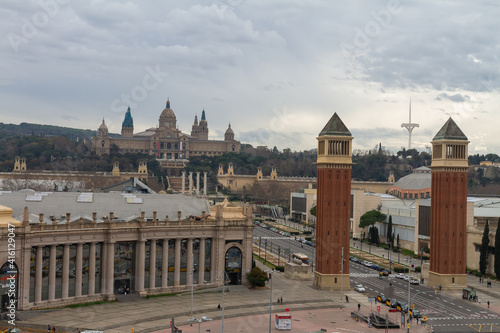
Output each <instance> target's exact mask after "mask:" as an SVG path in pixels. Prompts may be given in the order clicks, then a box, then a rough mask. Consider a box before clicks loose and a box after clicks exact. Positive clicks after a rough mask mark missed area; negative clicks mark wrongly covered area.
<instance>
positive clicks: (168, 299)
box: [17, 247, 500, 333]
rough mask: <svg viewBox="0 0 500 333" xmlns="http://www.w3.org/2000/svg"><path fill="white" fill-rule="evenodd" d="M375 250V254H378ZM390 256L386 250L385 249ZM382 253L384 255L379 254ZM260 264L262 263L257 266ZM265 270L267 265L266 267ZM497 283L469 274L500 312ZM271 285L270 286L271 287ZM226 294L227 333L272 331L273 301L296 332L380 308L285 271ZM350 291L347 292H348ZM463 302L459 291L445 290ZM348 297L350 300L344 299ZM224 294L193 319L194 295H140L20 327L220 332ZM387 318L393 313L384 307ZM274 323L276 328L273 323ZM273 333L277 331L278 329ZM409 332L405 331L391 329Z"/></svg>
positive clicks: (341, 323) (207, 300)
mask: <svg viewBox="0 0 500 333" xmlns="http://www.w3.org/2000/svg"><path fill="white" fill-rule="evenodd" d="M378 250H380V251H384V250H383V249H377V248H374V247H372V253H374V254H378V253H377V252H378ZM384 252H385V253H386V252H387V251H384ZM380 254H382V253H380ZM258 265H261V264H260V263H258ZM262 268H264V267H262ZM491 281H492V288H487V285H486V283H479V279H478V278H476V277H475V276H471V275H468V276H467V283H468V285H469V286H470V287H474V288H475V289H476V290H477V293H478V295H479V297H481V299H482V303H481V304H480V306H482V307H485V308H486V307H487V301H488V300H490V309H491V310H492V311H494V312H497V313H500V283H499V282H497V281H493V280H491ZM268 286H269V283H268ZM226 289H229V290H226V293H225V296H224V319H225V320H224V328H225V329H224V332H252V333H254V332H255V333H257V332H267V331H268V327H269V303H270V300H271V301H272V303H273V304H272V313H273V315H272V319H273V320H274V314H275V313H281V312H284V311H285V310H286V309H287V308H288V309H289V311H290V313H291V314H292V317H293V322H292V332H315V331H319V330H320V329H327V330H328V332H336V331H338V332H346V331H347V332H370V331H375V330H376V329H375V328H371V329H370V328H368V326H367V324H366V323H362V322H357V321H355V320H354V319H352V318H351V317H350V314H351V311H356V310H357V304H358V303H359V304H361V314H363V315H367V314H368V313H369V312H370V310H371V307H372V306H373V310H374V311H375V310H376V304H374V305H372V304H370V303H369V302H368V298H367V297H366V295H364V294H360V293H357V292H355V291H354V290H346V291H344V295H345V294H347V295H348V297H349V300H350V303H347V304H346V303H345V302H344V303H343V305H344V308H340V299H341V295H340V292H338V291H320V290H317V289H314V288H312V282H311V281H295V280H289V279H287V278H285V277H284V274H283V273H278V272H275V273H274V274H273V286H272V296H271V295H270V289H269V288H268V287H265V288H261V289H249V288H248V287H246V286H229V287H226ZM346 289H347V288H346ZM443 292H446V293H447V294H449V295H451V296H454V297H457V298H461V292H460V291H443ZM281 297H283V304H282V305H281V304H277V299H278V298H281ZM344 299H345V298H344ZM222 302H223V295H222V292H221V289H219V290H212V291H211V292H199V293H195V294H194V302H193V315H191V313H190V312H191V294H190V293H185V294H182V295H175V296H164V297H151V298H149V299H141V298H140V297H138V296H137V295H134V294H132V295H126V296H125V295H120V301H118V302H113V303H105V304H99V305H90V306H84V307H79V308H63V309H54V310H39V311H26V312H23V313H21V318H22V320H18V321H17V327H21V328H23V329H28V328H29V329H31V330H32V331H33V332H37V331H38V332H45V331H46V328H47V325H54V326H56V328H57V330H58V332H76V330H77V329H80V331H82V330H84V329H91V330H103V331H105V332H106V333H119V332H122V333H123V332H131V331H132V328H134V332H135V333H143V332H154V331H161V332H170V330H169V329H167V328H168V325H169V323H170V320H171V318H172V317H174V318H175V323H176V326H178V327H179V328H180V329H182V331H183V332H197V331H198V324H197V323H195V324H193V325H192V326H191V325H190V324H189V323H188V321H187V320H188V319H189V318H190V317H195V318H201V317H202V316H206V317H208V318H211V319H212V321H209V322H203V323H202V324H201V328H202V330H201V331H202V332H208V331H207V330H210V332H211V333H215V332H221V328H222V320H221V319H222V310H219V309H218V305H219V304H220V305H221V306H222ZM381 310H382V315H384V316H385V313H386V312H387V311H388V308H387V307H385V306H382V307H381ZM389 316H390V319H392V320H395V321H397V320H399V318H400V314H399V313H390V314H389ZM273 325H274V324H273ZM273 331H277V330H275V329H274V328H273ZM391 331H392V332H398V331H401V332H405V331H406V328H404V329H400V330H391ZM428 331H430V327H429V326H426V325H420V324H419V325H417V324H415V323H412V326H411V332H428Z"/></svg>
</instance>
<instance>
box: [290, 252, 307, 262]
mask: <svg viewBox="0 0 500 333" xmlns="http://www.w3.org/2000/svg"><path fill="white" fill-rule="evenodd" d="M292 259H293V260H294V261H300V262H301V263H303V264H306V265H309V258H308V257H307V256H306V255H305V254H303V253H293V254H292Z"/></svg>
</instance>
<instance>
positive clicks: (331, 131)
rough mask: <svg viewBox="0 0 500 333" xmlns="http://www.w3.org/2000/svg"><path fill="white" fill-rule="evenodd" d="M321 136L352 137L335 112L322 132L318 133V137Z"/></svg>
mask: <svg viewBox="0 0 500 333" xmlns="http://www.w3.org/2000/svg"><path fill="white" fill-rule="evenodd" d="M323 135H341V136H352V135H351V132H349V130H348V129H347V127H346V125H344V123H343V122H342V120H341V119H340V117H339V116H338V115H337V112H335V113H334V114H333V116H332V117H331V118H330V120H329V121H328V123H327V124H326V125H325V127H324V128H323V130H322V131H321V132H320V133H319V136H323Z"/></svg>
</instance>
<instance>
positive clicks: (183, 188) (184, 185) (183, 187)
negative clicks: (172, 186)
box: [181, 171, 186, 194]
mask: <svg viewBox="0 0 500 333" xmlns="http://www.w3.org/2000/svg"><path fill="white" fill-rule="evenodd" d="M184 192H186V171H182V191H181V193H182V194H184Z"/></svg>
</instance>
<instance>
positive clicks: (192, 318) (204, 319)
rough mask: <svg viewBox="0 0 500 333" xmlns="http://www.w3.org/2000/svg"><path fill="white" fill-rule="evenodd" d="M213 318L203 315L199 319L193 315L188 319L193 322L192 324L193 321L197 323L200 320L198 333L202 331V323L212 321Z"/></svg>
mask: <svg viewBox="0 0 500 333" xmlns="http://www.w3.org/2000/svg"><path fill="white" fill-rule="evenodd" d="M211 320H212V318H208V317H206V316H203V317H201V318H199V319H198V318H195V317H191V318H189V319H188V320H187V321H188V322H189V323H191V324H192V323H196V322H198V333H200V326H201V323H202V322H203V321H211Z"/></svg>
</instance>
